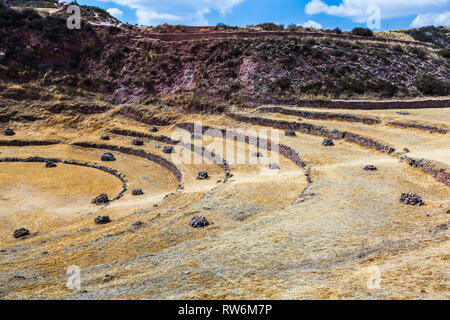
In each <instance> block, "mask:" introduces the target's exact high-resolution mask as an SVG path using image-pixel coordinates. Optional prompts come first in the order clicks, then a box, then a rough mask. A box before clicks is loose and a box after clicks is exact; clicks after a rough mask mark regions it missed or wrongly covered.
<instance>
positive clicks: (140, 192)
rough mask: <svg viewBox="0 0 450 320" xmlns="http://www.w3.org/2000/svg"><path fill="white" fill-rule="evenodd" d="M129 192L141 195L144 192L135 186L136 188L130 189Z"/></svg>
mask: <svg viewBox="0 0 450 320" xmlns="http://www.w3.org/2000/svg"><path fill="white" fill-rule="evenodd" d="M131 194H132V195H133V196H142V195H143V194H144V191H142V189H140V188H136V189H133V190H131Z"/></svg>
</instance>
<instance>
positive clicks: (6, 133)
mask: <svg viewBox="0 0 450 320" xmlns="http://www.w3.org/2000/svg"><path fill="white" fill-rule="evenodd" d="M15 134H16V133H15V132H14V130H13V129H6V130H5V131H3V135H4V136H13V135H15Z"/></svg>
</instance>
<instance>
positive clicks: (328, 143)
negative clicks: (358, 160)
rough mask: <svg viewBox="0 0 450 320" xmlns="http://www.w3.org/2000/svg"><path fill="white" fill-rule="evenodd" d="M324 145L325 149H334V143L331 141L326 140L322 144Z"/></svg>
mask: <svg viewBox="0 0 450 320" xmlns="http://www.w3.org/2000/svg"><path fill="white" fill-rule="evenodd" d="M322 145H323V146H324V147H332V146H334V142H333V140H331V139H324V140H323V142H322Z"/></svg>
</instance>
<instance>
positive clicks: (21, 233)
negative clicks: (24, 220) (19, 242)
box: [13, 228, 30, 239]
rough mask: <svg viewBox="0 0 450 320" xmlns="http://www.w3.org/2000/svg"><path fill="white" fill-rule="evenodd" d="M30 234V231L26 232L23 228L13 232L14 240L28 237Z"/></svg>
mask: <svg viewBox="0 0 450 320" xmlns="http://www.w3.org/2000/svg"><path fill="white" fill-rule="evenodd" d="M29 234H30V231H28V230H27V229H25V228H20V229H16V230H14V235H13V236H14V238H16V239H19V238H22V237H25V236H28V235H29Z"/></svg>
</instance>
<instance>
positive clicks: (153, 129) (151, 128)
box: [149, 126, 158, 132]
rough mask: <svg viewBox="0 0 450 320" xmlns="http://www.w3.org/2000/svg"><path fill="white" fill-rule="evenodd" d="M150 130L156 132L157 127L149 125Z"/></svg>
mask: <svg viewBox="0 0 450 320" xmlns="http://www.w3.org/2000/svg"><path fill="white" fill-rule="evenodd" d="M149 130H150V132H158V128H157V127H153V126H152V127H150V129H149Z"/></svg>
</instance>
